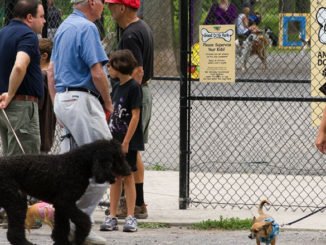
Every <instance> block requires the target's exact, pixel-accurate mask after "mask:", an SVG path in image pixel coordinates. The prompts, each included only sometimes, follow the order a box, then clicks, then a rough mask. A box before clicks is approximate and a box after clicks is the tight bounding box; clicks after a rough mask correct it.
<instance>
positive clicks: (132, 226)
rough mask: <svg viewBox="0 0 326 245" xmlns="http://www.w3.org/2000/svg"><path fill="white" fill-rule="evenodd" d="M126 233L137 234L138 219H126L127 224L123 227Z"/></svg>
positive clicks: (130, 217)
mask: <svg viewBox="0 0 326 245" xmlns="http://www.w3.org/2000/svg"><path fill="white" fill-rule="evenodd" d="M123 231H124V232H135V231H137V219H136V218H135V217H132V216H128V217H127V218H126V221H125V224H124V226H123Z"/></svg>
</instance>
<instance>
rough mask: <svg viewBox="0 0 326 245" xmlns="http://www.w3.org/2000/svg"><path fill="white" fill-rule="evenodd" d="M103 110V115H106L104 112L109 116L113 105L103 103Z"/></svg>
mask: <svg viewBox="0 0 326 245" xmlns="http://www.w3.org/2000/svg"><path fill="white" fill-rule="evenodd" d="M103 109H104V111H105V114H106V112H109V113H110V114H111V113H112V112H113V105H112V103H105V104H104V105H103Z"/></svg>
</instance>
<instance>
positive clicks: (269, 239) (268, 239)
mask: <svg viewBox="0 0 326 245" xmlns="http://www.w3.org/2000/svg"><path fill="white" fill-rule="evenodd" d="M264 221H265V222H272V227H273V229H272V232H271V233H270V234H269V236H268V237H261V238H260V242H263V243H266V244H270V243H271V242H272V240H273V239H274V238H275V237H276V236H277V235H278V234H279V233H280V226H279V225H278V224H277V223H276V222H275V220H274V219H273V218H266V219H265V220H264Z"/></svg>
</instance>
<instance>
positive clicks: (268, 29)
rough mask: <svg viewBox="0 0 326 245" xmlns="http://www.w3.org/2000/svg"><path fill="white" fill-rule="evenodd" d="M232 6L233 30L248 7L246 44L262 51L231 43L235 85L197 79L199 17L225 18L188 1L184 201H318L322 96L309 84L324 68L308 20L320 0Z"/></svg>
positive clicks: (205, 4) (207, 5)
mask: <svg viewBox="0 0 326 245" xmlns="http://www.w3.org/2000/svg"><path fill="white" fill-rule="evenodd" d="M199 2H200V3H199ZM212 2H213V3H212ZM198 4H201V6H198ZM231 4H233V7H234V9H235V10H236V14H235V15H236V17H234V18H233V20H232V21H233V22H232V23H234V24H235V26H236V31H238V29H239V21H240V18H241V17H243V15H241V13H244V12H245V9H244V8H245V7H248V8H249V9H250V12H249V14H248V15H247V18H248V19H249V25H255V28H258V29H259V31H258V32H257V33H253V32H251V33H252V35H253V37H254V41H253V43H252V46H250V48H251V49H255V48H262V49H264V50H265V51H266V57H265V58H266V67H264V66H263V60H262V59H260V58H259V57H258V56H257V55H250V56H248V57H242V56H241V53H242V54H243V53H244V52H246V50H245V49H246V48H248V47H247V46H245V45H241V43H240V44H237V47H236V49H237V52H236V64H235V66H236V82H235V83H200V82H197V81H198V80H199V79H198V78H199V73H200V67H199V50H198V48H197V47H196V45H198V44H197V42H198V38H197V37H196V36H197V35H198V32H197V33H196V30H198V29H199V28H198V27H199V25H200V24H227V23H217V22H218V21H222V22H223V21H230V20H229V19H227V18H226V17H225V16H224V15H223V14H221V11H222V10H221V9H219V10H217V9H218V6H219V5H218V1H189V12H190V20H189V25H190V27H192V28H190V40H191V44H192V46H191V51H192V52H191V53H192V54H191V56H190V57H189V60H190V61H191V63H190V67H189V68H190V69H189V73H190V76H191V79H190V81H191V82H190V84H189V87H190V88H189V91H190V92H189V100H190V108H191V109H190V110H189V113H190V116H189V118H190V126H189V127H190V130H189V131H190V135H189V137H190V140H189V141H190V160H189V197H188V200H189V203H190V204H193V205H194V206H203V207H208V206H210V207H214V208H215V207H217V206H232V207H238V208H243V207H246V208H252V207H255V205H256V204H257V202H259V200H260V199H261V198H262V197H267V198H268V199H269V200H270V202H271V203H272V205H273V208H275V209H279V208H281V207H282V208H286V209H287V208H289V209H291V210H297V209H300V210H303V211H304V210H306V209H310V210H312V209H315V208H317V207H320V206H324V205H325V203H324V200H325V197H326V194H325V192H323V189H324V186H325V184H326V178H325V173H326V166H325V157H324V156H322V154H320V153H318V151H317V149H316V148H315V146H314V142H315V138H316V132H317V129H318V124H319V120H320V116H321V112H322V109H323V107H324V105H323V104H322V103H321V102H324V101H325V98H324V96H323V95H322V94H321V93H320V92H319V91H318V89H319V87H320V86H321V85H322V84H323V83H324V81H325V76H323V75H321V74H322V72H323V70H324V69H325V66H324V65H320V64H317V62H319V63H320V62H321V61H320V60H319V61H316V62H314V61H313V60H312V58H311V57H312V55H314V56H318V54H317V52H316V53H313V51H312V50H315V49H314V46H313V45H317V42H313V39H312V35H311V33H318V31H319V28H320V26H319V25H318V24H317V25H313V24H312V21H313V17H314V16H316V14H317V11H318V9H319V7H320V6H318V4H320V3H317V1H315V3H314V4H312V5H311V6H310V4H311V2H310V1H267V0H260V1H235V0H234V1H231ZM220 7H221V8H222V7H223V6H220ZM228 7H229V8H230V7H231V8H232V6H231V5H230V6H228ZM234 9H233V10H234ZM199 10H200V11H199ZM198 11H199V13H198ZM216 13H218V16H217V17H216V16H214V14H216ZM232 14H233V13H230V15H232ZM223 16H224V18H222V17H223ZM221 18H222V20H221ZM228 24H231V23H228ZM314 28H315V29H314ZM316 28H317V29H316ZM248 36H249V35H248ZM259 36H261V37H262V38H264V39H266V40H267V41H268V42H267V44H266V45H260V46H259V45H256V44H257V43H259V42H260V41H261V39H260V38H258V37H259ZM241 38H243V37H241V35H239V34H237V39H238V40H239V39H241ZM247 40H249V38H248V39H247V37H244V39H243V40H242V42H246V41H247ZM254 42H256V43H255V44H254ZM238 49H242V50H241V51H240V52H238ZM251 53H253V52H251ZM243 59H247V61H246V62H247V67H243V62H244V61H243ZM314 69H316V70H317V72H314ZM316 74H317V75H316Z"/></svg>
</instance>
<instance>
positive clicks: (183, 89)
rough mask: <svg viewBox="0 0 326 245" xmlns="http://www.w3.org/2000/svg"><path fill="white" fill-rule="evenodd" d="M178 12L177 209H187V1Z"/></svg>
mask: <svg viewBox="0 0 326 245" xmlns="http://www.w3.org/2000/svg"><path fill="white" fill-rule="evenodd" d="M179 11H180V159H179V160H180V162H179V164H180V172H179V209H186V208H187V207H188V203H189V202H188V199H189V198H188V197H189V178H188V170H189V161H188V101H187V99H188V96H187V93H188V81H187V66H188V64H187V56H188V51H187V50H188V0H180V1H179Z"/></svg>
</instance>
